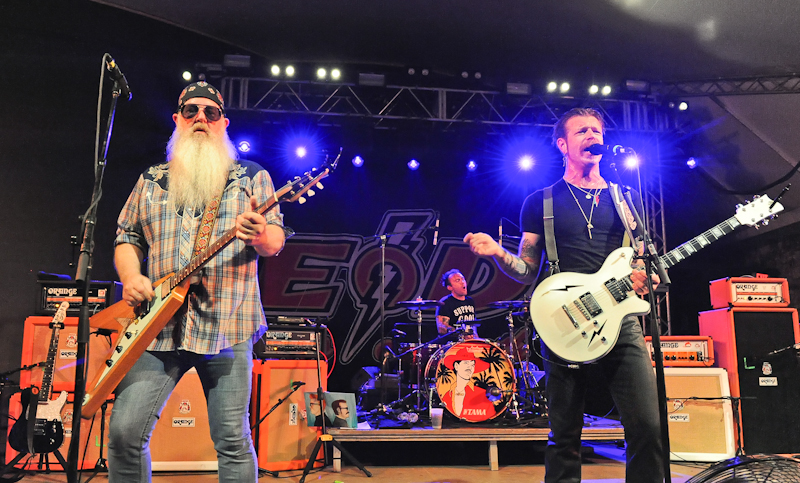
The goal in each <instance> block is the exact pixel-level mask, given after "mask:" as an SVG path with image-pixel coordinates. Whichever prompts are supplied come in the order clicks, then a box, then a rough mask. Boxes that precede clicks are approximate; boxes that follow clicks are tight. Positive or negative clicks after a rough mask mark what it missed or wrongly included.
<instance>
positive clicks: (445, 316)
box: [436, 268, 478, 339]
mask: <svg viewBox="0 0 800 483" xmlns="http://www.w3.org/2000/svg"><path fill="white" fill-rule="evenodd" d="M442 286H443V287H444V288H446V289H447V290H449V291H450V295H446V296H445V297H443V298H442V299H441V300H439V302H441V303H442V304H443V305H442V306H441V307H437V308H436V329H437V330H438V331H439V335H444V334H447V333H448V332H453V331H454V330H456V328H457V327H456V326H458V325H463V329H464V336H463V338H464V339H472V338H477V337H478V332H477V326H476V325H475V324H474V322H475V301H474V300H472V297H470V296H469V295H467V279H466V278H464V275H463V274H462V273H461V272H460V271H459V270H458V269H455V268H454V269H452V270H448V271H447V272H445V273H444V275H442ZM470 322H473V324H470Z"/></svg>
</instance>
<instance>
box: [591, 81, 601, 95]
mask: <svg viewBox="0 0 800 483" xmlns="http://www.w3.org/2000/svg"><path fill="white" fill-rule="evenodd" d="M598 92H600V87H599V86H598V85H597V84H592V85H591V86H589V94H591V95H595V94H597V93H598Z"/></svg>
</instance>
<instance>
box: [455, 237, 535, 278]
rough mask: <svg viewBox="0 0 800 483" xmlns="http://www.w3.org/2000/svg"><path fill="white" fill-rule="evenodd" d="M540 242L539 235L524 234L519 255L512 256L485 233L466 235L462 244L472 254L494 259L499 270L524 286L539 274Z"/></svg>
mask: <svg viewBox="0 0 800 483" xmlns="http://www.w3.org/2000/svg"><path fill="white" fill-rule="evenodd" d="M541 240H542V237H541V236H540V235H534V234H533V233H528V232H524V233H523V234H522V240H520V243H519V254H517V255H514V254H512V253H510V252H509V251H508V250H506V249H505V248H503V247H501V246H500V244H499V243H497V242H496V241H495V240H494V239H493V238H492V237H490V236H489V235H487V234H486V233H467V235H466V236H465V237H464V243H467V244H469V248H470V250H472V253H474V254H476V255H478V256H481V257H492V258H494V261H495V263H497V266H498V267H500V270H502V271H503V272H504V273H505V274H506V275H508V276H509V277H511V278H513V279H514V280H516V281H517V282H519V283H525V284H528V283H533V282H534V281H535V280H536V275H537V274H538V273H539V263H540V260H539V259H540V258H541V253H542V249H541V246H539V245H540V242H541Z"/></svg>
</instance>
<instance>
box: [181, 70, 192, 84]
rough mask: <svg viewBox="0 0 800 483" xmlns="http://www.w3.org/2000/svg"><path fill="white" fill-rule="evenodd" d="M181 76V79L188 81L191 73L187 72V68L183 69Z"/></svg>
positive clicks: (190, 78)
mask: <svg viewBox="0 0 800 483" xmlns="http://www.w3.org/2000/svg"><path fill="white" fill-rule="evenodd" d="M181 77H183V80H185V81H187V82H188V81H190V80H192V73H191V72H189V71H188V70H185V71H183V74H181Z"/></svg>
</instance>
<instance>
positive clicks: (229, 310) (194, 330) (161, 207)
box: [114, 161, 287, 354]
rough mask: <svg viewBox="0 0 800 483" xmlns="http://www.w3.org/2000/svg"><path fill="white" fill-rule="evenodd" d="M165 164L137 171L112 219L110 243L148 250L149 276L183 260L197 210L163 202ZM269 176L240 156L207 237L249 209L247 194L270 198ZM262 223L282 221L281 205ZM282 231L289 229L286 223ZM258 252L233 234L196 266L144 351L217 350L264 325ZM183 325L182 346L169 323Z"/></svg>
mask: <svg viewBox="0 0 800 483" xmlns="http://www.w3.org/2000/svg"><path fill="white" fill-rule="evenodd" d="M168 177H169V173H168V171H167V164H158V165H155V166H151V167H150V168H149V169H148V170H147V171H146V172H145V173H143V174H142V175H141V176H140V177H139V180H138V181H137V182H136V186H135V187H134V188H133V192H132V193H131V195H130V197H128V201H127V202H126V203H125V206H124V207H123V208H122V212H121V213H120V215H119V219H118V220H117V237H116V240H115V241H114V245H115V246H116V245H118V244H120V243H131V244H133V245H136V246H137V247H139V248H141V249H142V252H143V253H146V254H147V256H148V258H147V273H148V277H149V278H150V280H152V281H153V282H155V281H157V280H160V279H161V278H163V277H165V276H167V275H169V274H171V273H174V272H176V271H178V269H180V268H181V267H183V266H184V265H186V264H187V263H189V260H190V259H191V258H192V251H193V250H194V243H195V238H196V236H197V231H198V229H199V227H200V224H201V218H202V216H203V210H198V211H194V212H193V211H192V210H188V209H187V210H183V212H176V210H175V208H174V205H173V204H171V203H168V202H167V179H168ZM274 192H275V189H274V187H273V185H272V179H271V178H270V176H269V173H267V171H266V170H264V169H263V168H262V167H261V166H259V165H258V164H256V163H253V162H249V161H239V162H238V164H236V165H235V166H234V167H233V168H232V169H231V173H230V176H229V178H228V184H227V186H226V187H225V191H224V193H223V196H222V202H221V203H220V207H219V211H218V213H217V220H216V223H215V224H214V230H213V234H212V236H211V237H210V239H209V242H213V241H214V240H216V239H217V238H219V237H220V236H222V235H223V234H224V233H225V232H226V231H227V230H229V229H230V228H232V227H233V226H234V224H235V220H236V217H237V216H238V215H239V214H241V213H244V212H245V211H249V210H250V209H251V208H250V195H251V194H252V195H254V196H255V197H256V198H257V199H258V200H259V203H263V202H265V201H266V200H267V199H268V198H270V197H272V195H273V193H274ZM264 217H265V218H266V219H267V223H271V224H276V225H279V226H283V215H282V214H281V213H280V209H279V207H277V206H276V207H274V208H273V209H272V210H270V211H269V212H268V213H265V214H264ZM284 230H287V229H286V228H284ZM257 262H258V254H257V253H256V251H255V249H254V248H253V247H248V246H246V245H245V244H244V242H243V241H241V240H239V239H238V238H234V240H233V241H232V242H231V243H230V244H229V245H228V246H226V247H225V248H223V249H222V250H221V251H220V252H219V253H217V255H216V256H214V257H212V258H211V259H210V260H209V261H208V263H207V264H206V265H205V266H204V267H203V268H202V271H201V276H202V279H201V282H200V283H199V284H198V285H192V286H191V289H190V291H189V295H188V296H187V297H186V298H187V301H186V302H185V303H184V305H183V307H182V308H181V309H180V310H179V311H178V312H177V313H176V314H175V316H174V317H173V318H172V320H170V321H169V323H168V324H167V325H166V327H164V329H163V330H162V331H161V333H159V334H158V336H157V337H156V339H155V340H154V341H153V342H152V343H151V344H150V346H149V347H148V350H152V351H170V350H174V349H184V350H187V351H191V352H195V353H198V354H217V353H219V352H220V351H221V350H222V349H225V348H228V347H230V346H232V345H234V344H237V343H239V342H243V341H245V340H247V339H249V338H253V337H260V336H261V335H262V334H263V333H264V331H265V330H266V328H267V326H266V320H265V318H264V310H263V307H262V305H261V294H260V291H259V284H258V272H257ZM176 323H177V324H181V327H180V329H181V332H180V334H181V337H182V338H181V339H180V345H179V346H176V344H175V342H174V341H173V333H174V331H175V325H176Z"/></svg>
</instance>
